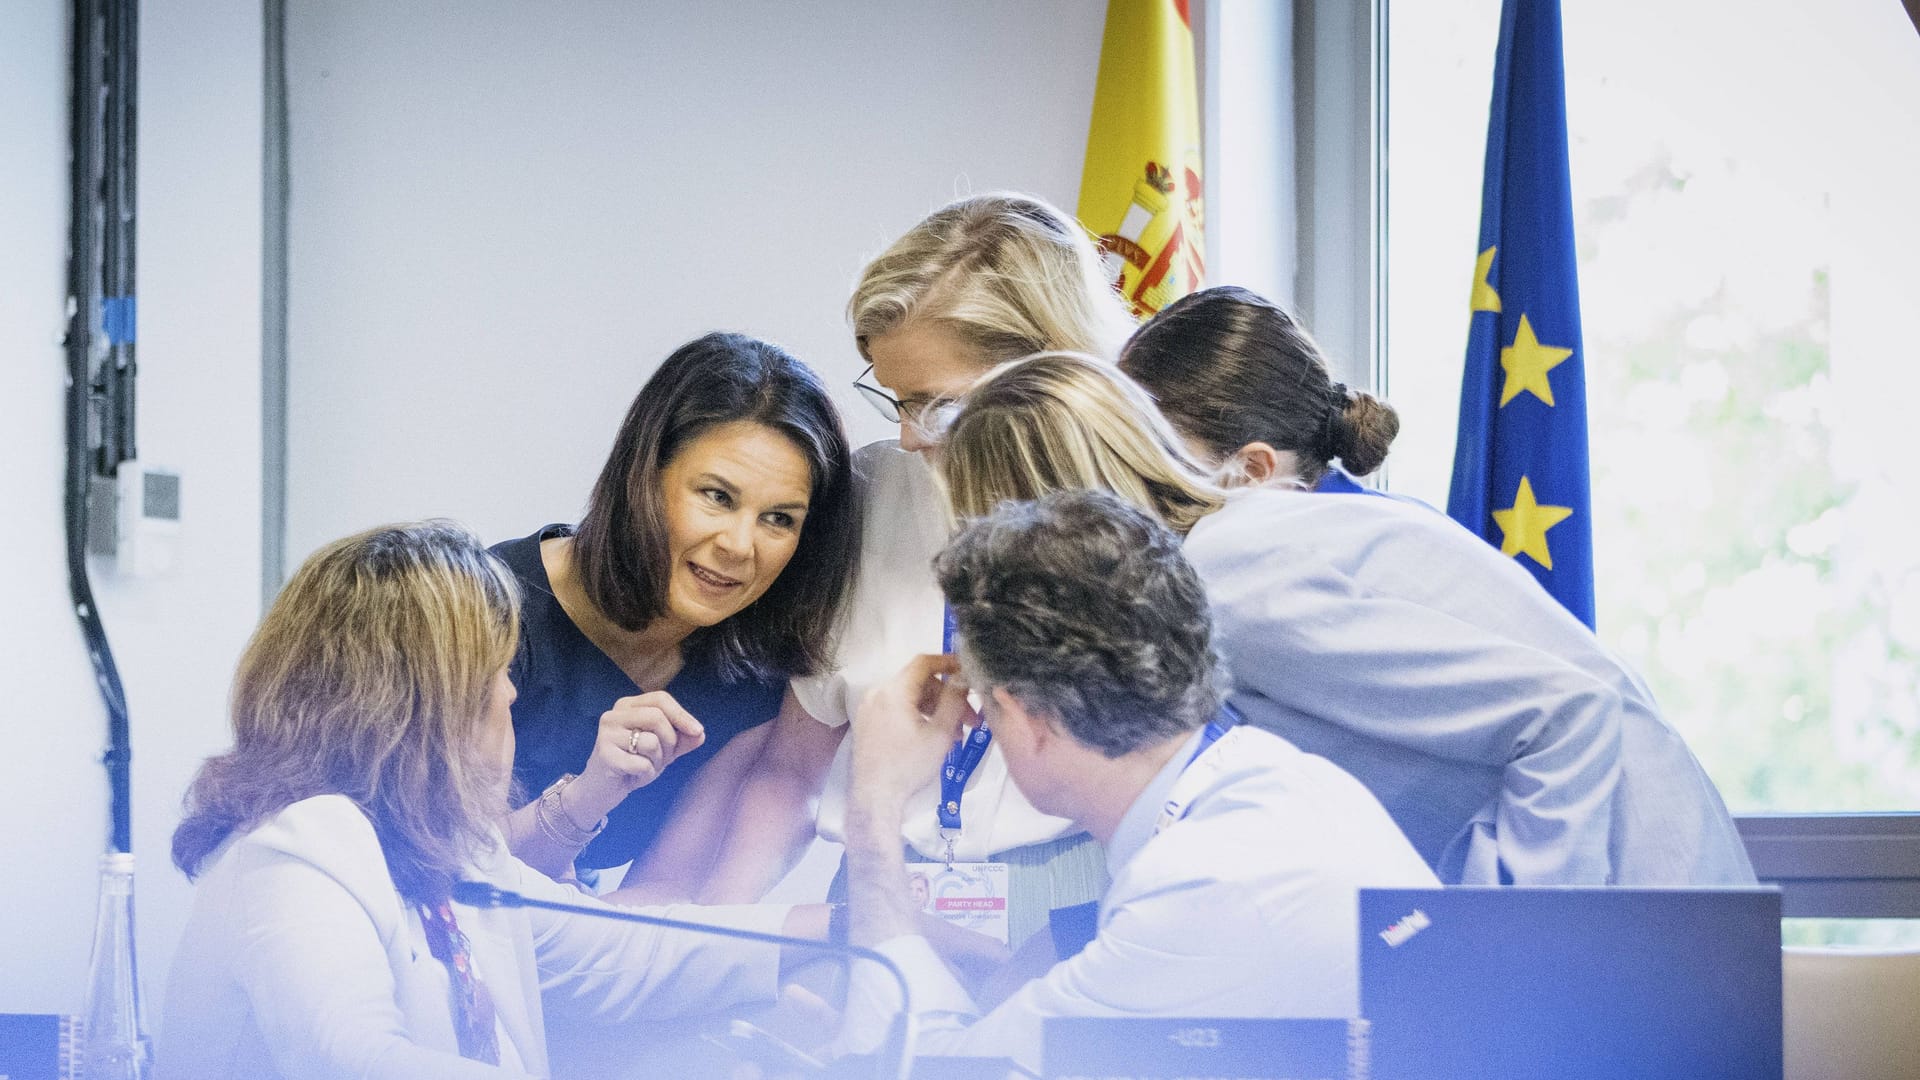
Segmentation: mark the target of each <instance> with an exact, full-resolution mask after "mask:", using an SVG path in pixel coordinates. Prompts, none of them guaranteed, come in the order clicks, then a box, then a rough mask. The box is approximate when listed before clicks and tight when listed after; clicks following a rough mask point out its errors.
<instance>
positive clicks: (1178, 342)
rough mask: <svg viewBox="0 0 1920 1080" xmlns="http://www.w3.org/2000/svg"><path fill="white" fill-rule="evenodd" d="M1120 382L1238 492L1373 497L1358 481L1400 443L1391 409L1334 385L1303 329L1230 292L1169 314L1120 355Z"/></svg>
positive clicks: (1219, 291)
mask: <svg viewBox="0 0 1920 1080" xmlns="http://www.w3.org/2000/svg"><path fill="white" fill-rule="evenodd" d="M1120 370H1122V371H1124V372H1126V373H1127V374H1128V375H1131V376H1133V379H1134V381H1135V382H1137V383H1139V384H1140V385H1141V386H1144V387H1146V388H1147V391H1148V392H1149V393H1151V394H1152V395H1153V396H1154V399H1155V400H1156V401H1157V402H1158V403H1159V405H1160V411H1161V412H1162V413H1164V414H1165V415H1166V417H1167V419H1169V420H1171V421H1173V424H1174V426H1175V427H1177V428H1179V429H1180V432H1181V434H1183V435H1185V436H1186V437H1187V439H1188V446H1189V449H1191V450H1193V451H1195V452H1196V453H1197V454H1198V455H1199V456H1200V457H1201V458H1202V459H1203V460H1204V461H1207V462H1210V463H1213V464H1215V465H1218V466H1219V467H1220V468H1221V469H1222V470H1223V471H1224V472H1225V473H1226V474H1227V475H1228V476H1230V477H1231V478H1232V479H1234V480H1238V481H1245V482H1252V483H1265V482H1268V481H1273V480H1289V479H1291V480H1297V481H1299V482H1300V483H1301V484H1304V485H1306V486H1307V487H1309V488H1312V489H1313V490H1314V491H1320V492H1339V493H1345V494H1352V493H1362V492H1365V493H1374V491H1373V489H1372V488H1368V487H1365V486H1363V485H1361V484H1359V483H1358V482H1357V481H1356V480H1355V479H1354V478H1355V477H1360V476H1366V475H1368V474H1369V473H1371V472H1373V471H1374V470H1375V469H1378V468H1379V467H1380V465H1381V463H1382V462H1384V461H1386V458H1387V450H1388V448H1389V447H1390V446H1392V445H1393V438H1394V436H1395V435H1398V434H1399V433H1400V416H1399V414H1398V413H1396V412H1394V411H1393V406H1391V405H1389V404H1387V403H1386V402H1384V401H1381V400H1380V399H1379V398H1376V397H1374V396H1373V395H1372V394H1369V393H1367V392H1366V391H1364V390H1353V389H1349V388H1348V387H1346V386H1345V385H1343V384H1341V383H1339V382H1337V381H1336V380H1335V379H1334V378H1333V373H1332V372H1331V371H1330V370H1329V369H1328V367H1327V360H1326V357H1325V356H1324V355H1322V353H1321V352H1320V346H1319V345H1318V344H1317V343H1315V341H1314V340H1313V335H1311V334H1309V333H1307V328H1306V327H1304V326H1302V325H1300V322H1299V320H1297V319H1295V318H1294V317H1293V316H1292V315H1289V314H1288V313H1287V312H1286V311H1285V310H1283V309H1282V308H1281V307H1280V306H1279V305H1278V304H1275V303H1273V302H1271V301H1269V300H1267V299H1265V298H1263V297H1261V296H1259V295H1258V294H1255V293H1252V292H1249V291H1247V290H1246V289H1242V288H1238V287H1236V286H1231V285H1223V286H1219V287H1217V288H1212V289H1203V290H1201V291H1199V292H1197V293H1192V294H1190V295H1188V296H1184V297H1181V298H1180V299H1179V300H1177V301H1175V302H1174V303H1172V304H1169V305H1167V307H1166V308H1165V309H1163V310H1162V311H1161V312H1160V313H1159V314H1158V315H1156V316H1154V318H1153V319H1152V321H1150V322H1148V323H1147V324H1146V325H1145V326H1142V327H1141V328H1140V331H1139V332H1138V333H1136V334H1134V335H1133V337H1132V338H1131V339H1130V340H1129V341H1128V342H1127V345H1126V348H1124V349H1122V350H1121V352H1120ZM1336 462H1338V464H1336Z"/></svg>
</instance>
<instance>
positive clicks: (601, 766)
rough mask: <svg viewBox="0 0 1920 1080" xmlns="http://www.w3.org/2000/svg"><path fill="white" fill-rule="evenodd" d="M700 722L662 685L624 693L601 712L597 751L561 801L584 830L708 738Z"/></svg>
mask: <svg viewBox="0 0 1920 1080" xmlns="http://www.w3.org/2000/svg"><path fill="white" fill-rule="evenodd" d="M706 740H707V734H706V730H705V729H704V728H702V727H701V726H700V721H698V720H695V719H694V718H693V715H692V714H691V713H689V712H687V710H685V709H683V708H681V707H680V703H679V702H677V701H675V700H673V695H671V694H669V693H667V692H665V691H664V690H655V691H653V692H652V693H647V694H639V695H636V696H634V697H625V698H621V699H620V700H619V701H616V702H614V703H613V708H611V709H608V710H607V711H606V712H604V713H602V714H600V732H599V734H598V735H597V736H595V738H594V741H593V756H591V757H589V758H588V759H587V764H586V766H585V767H584V768H582V769H581V770H580V775H579V776H578V777H577V778H575V779H574V781H573V782H572V783H570V784H568V785H567V786H566V787H564V788H562V789H561V791H560V806H561V809H562V810H564V811H565V812H566V815H567V818H568V819H569V820H570V821H572V822H573V823H574V825H576V826H578V827H580V828H581V829H583V830H585V829H590V828H592V827H593V825H594V823H595V822H597V821H599V820H600V819H601V818H603V817H606V816H607V813H608V812H609V811H611V810H612V809H613V808H614V807H616V806H619V805H620V802H621V800H623V799H625V798H626V797H627V796H628V795H629V794H630V793H632V792H633V791H634V790H636V789H638V788H642V787H645V786H646V785H648V784H650V783H652V782H653V781H654V780H655V779H656V778H658V777H659V775H660V774H661V773H662V772H665V771H666V768H667V766H669V765H671V764H673V763H674V761H675V760H677V759H678V758H680V756H681V755H683V754H687V753H690V752H692V751H693V750H695V749H697V748H698V747H699V746H700V744H702V743H704V742H706Z"/></svg>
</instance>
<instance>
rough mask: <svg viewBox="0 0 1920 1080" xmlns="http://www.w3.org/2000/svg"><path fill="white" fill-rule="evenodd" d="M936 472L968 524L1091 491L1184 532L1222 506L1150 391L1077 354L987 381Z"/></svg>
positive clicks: (1019, 364) (1051, 356)
mask: <svg viewBox="0 0 1920 1080" xmlns="http://www.w3.org/2000/svg"><path fill="white" fill-rule="evenodd" d="M940 473H941V477H942V479H943V480H944V481H945V484H946V488H947V498H948V501H949V502H950V503H951V504H952V508H953V512H954V515H955V516H956V517H959V518H963V519H964V518H975V517H981V516H984V515H986V514H988V513H990V512H992V510H993V508H994V507H995V506H997V505H998V504H1000V503H1001V502H1004V501H1008V500H1014V501H1021V502H1025V501H1030V500H1033V499H1038V498H1040V497H1041V496H1043V495H1046V494H1048V493H1049V492H1054V491H1064V490H1073V489H1080V488H1091V489H1094V490H1104V491H1110V492H1112V493H1114V494H1115V495H1118V496H1120V497H1121V498H1124V499H1126V500H1127V501H1129V502H1131V503H1133V504H1134V505H1136V506H1138V507H1140V508H1141V509H1143V510H1146V511H1147V512H1149V513H1152V514H1154V515H1156V516H1158V517H1159V518H1160V520H1161V521H1163V522H1165V523H1166V524H1167V526H1168V527H1169V528H1171V529H1173V530H1174V531H1176V532H1179V533H1182V534H1184V533H1186V532H1187V530H1189V529H1191V528H1193V526H1194V523H1196V522H1198V521H1199V520H1200V519H1201V518H1203V517H1205V516H1207V515H1208V514H1211V513H1213V512H1214V511H1215V510H1218V509H1219V508H1220V507H1221V505H1222V504H1223V503H1224V502H1225V500H1226V493H1225V491H1224V490H1222V489H1221V488H1220V487H1219V486H1218V485H1216V484H1215V483H1214V482H1213V481H1212V480H1210V479H1208V478H1207V477H1206V475H1205V474H1204V473H1203V472H1202V470H1201V468H1200V466H1199V465H1198V464H1197V463H1196V462H1195V461H1194V460H1193V458H1192V457H1191V456H1190V455H1189V454H1188V453H1187V451H1186V449H1185V448H1184V447H1183V446H1182V445H1181V444H1180V438H1179V436H1178V435H1176V434H1174V431H1173V428H1172V427H1171V426H1170V425H1168V423H1167V422H1166V420H1165V419H1164V418H1162V417H1161V415H1160V413H1159V411H1158V410H1157V409H1155V408H1154V405H1153V400H1152V399H1151V398H1149V397H1148V396H1147V394H1146V391H1144V390H1142V389H1140V387H1139V386H1138V385H1137V384H1136V383H1134V381H1133V380H1132V379H1129V378H1127V377H1126V376H1125V375H1123V374H1121V373H1120V371H1119V370H1118V369H1116V368H1114V367H1112V366H1111V365H1108V364H1104V363H1101V362H1100V361H1098V360H1096V359H1094V358H1093V357H1090V356H1082V355H1079V354H1076V353H1064V352H1052V353H1040V354H1038V355H1035V356H1030V357H1027V358H1026V359H1023V360H1016V361H1014V362H1013V363H1010V364H1005V365H1003V366H1001V367H999V368H997V369H995V370H994V371H993V372H991V373H990V374H988V375H987V376H986V377H985V378H983V379H981V381H980V382H979V383H978V384H976V385H975V386H974V388H973V389H972V390H970V391H968V393H967V396H966V398H965V400H964V402H963V404H962V406H961V409H960V413H959V415H958V416H956V417H955V418H954V421H953V426H952V427H950V428H949V429H948V431H947V437H946V442H945V443H944V445H943V446H942V447H941V453H940Z"/></svg>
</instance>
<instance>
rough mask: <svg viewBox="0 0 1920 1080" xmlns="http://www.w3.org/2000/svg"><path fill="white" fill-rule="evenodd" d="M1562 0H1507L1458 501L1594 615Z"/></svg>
mask: <svg viewBox="0 0 1920 1080" xmlns="http://www.w3.org/2000/svg"><path fill="white" fill-rule="evenodd" d="M1569 180H1570V178H1569V175H1568V170H1567V110H1566V88H1565V85H1564V81H1563V78H1562V73H1561V59H1560V4H1559V0H1505V4H1504V5H1503V7H1502V9H1501V16H1500V46H1499V51H1498V53H1497V54H1496V57H1495V60H1494V68H1493V106H1492V109H1491V111H1490V113H1489V115H1488V118H1487V162H1486V172H1485V179H1484V183H1483V185H1482V194H1481V203H1480V242H1479V244H1478V245H1477V247H1476V251H1477V253H1478V254H1477V257H1476V258H1475V259H1474V265H1473V289H1472V292H1471V299H1470V301H1469V304H1468V306H1469V307H1470V308H1471V310H1472V316H1471V318H1472V323H1471V330H1470V331H1469V333H1468V335H1467V364H1466V375H1465V378H1464V379H1463V380H1462V383H1461V388H1460V439H1459V442H1458V443H1457V444H1456V446H1455V449H1454V453H1453V488H1452V491H1451V492H1450V493H1449V495H1448V497H1447V513H1448V514H1450V515H1452V516H1453V518H1454V519H1455V520H1457V521H1459V522H1460V524H1462V525H1465V526H1466V527H1467V528H1468V529H1470V530H1472V531H1473V532H1475V533H1478V534H1479V535H1480V536H1482V537H1484V538H1485V539H1486V540H1487V542H1488V543H1490V544H1493V545H1494V546H1495V547H1498V548H1499V549H1500V553H1501V554H1503V555H1506V556H1509V557H1510V558H1513V559H1515V560H1517V561H1518V562H1519V563H1520V565H1522V566H1524V567H1526V568H1527V570H1528V571H1530V572H1531V573H1532V574H1533V576H1534V578H1535V579H1537V580H1538V581H1539V582H1540V584H1541V585H1543V586H1545V587H1546V590H1547V591H1548V592H1550V593H1552V594H1553V596H1554V598H1555V599H1557V600H1559V601H1560V603H1561V604H1563V605H1564V606H1565V607H1566V609H1567V610H1568V611H1571V612H1572V613H1573V614H1574V615H1575V616H1576V617H1577V618H1579V620H1580V621H1581V622H1584V623H1586V624H1587V625H1588V626H1592V625H1593V527H1592V524H1591V522H1590V521H1589V517H1590V515H1589V513H1588V505H1589V502H1590V500H1589V498H1588V478H1587V387H1586V373H1585V370H1584V366H1585V364H1586V359H1587V358H1586V353H1585V351H1584V350H1583V349H1582V348H1581V346H1580V282H1579V275H1578V274H1577V272H1576V267H1575V261H1574V247H1573V194H1572V187H1571V184H1570V182H1569Z"/></svg>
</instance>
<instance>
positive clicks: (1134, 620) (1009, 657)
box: [934, 490, 1227, 757]
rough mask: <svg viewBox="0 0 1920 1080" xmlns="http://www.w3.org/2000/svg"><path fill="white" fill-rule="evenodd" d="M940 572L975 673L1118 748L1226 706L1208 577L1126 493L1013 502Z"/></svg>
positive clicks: (1075, 731)
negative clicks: (1202, 581)
mask: <svg viewBox="0 0 1920 1080" xmlns="http://www.w3.org/2000/svg"><path fill="white" fill-rule="evenodd" d="M934 572H935V573H936V574H937V575H938V576H939V579H940V588H941V590H942V591H944V592H945V593H946V598H947V603H948V604H949V605H951V606H952V609H953V616H954V620H955V624H956V626H957V628H958V630H959V632H960V637H961V642H962V644H961V648H960V652H961V655H962V656H963V657H964V658H965V659H966V662H967V664H968V665H969V666H970V667H971V668H973V669H974V673H975V677H976V678H983V679H984V681H985V682H986V683H988V684H990V685H992V686H1000V687H1004V688H1005V689H1006V690H1007V692H1008V693H1010V694H1012V695H1013V696H1014V697H1016V698H1018V699H1019V700H1020V703H1021V705H1023V706H1025V707H1026V708H1028V709H1030V710H1032V711H1034V712H1036V713H1039V714H1042V715H1045V716H1047V717H1049V718H1051V719H1053V720H1055V721H1057V722H1058V723H1059V724H1060V725H1061V726H1062V727H1064V728H1065V729H1066V731H1067V733H1068V734H1070V735H1072V736H1073V737H1074V738H1075V739H1077V740H1079V741H1080V742H1081V743H1083V744H1085V745H1087V746H1090V747H1094V748H1095V749H1098V750H1100V751H1101V752H1102V753H1104V754H1106V755H1107V756H1108V757H1119V756H1121V755H1123V754H1126V753H1130V752H1132V751H1134V750H1138V749H1140V748H1142V747H1145V746H1150V745H1153V744H1154V743H1156V742H1161V741H1164V740H1166V739H1170V738H1173V737H1174V736H1177V735H1180V734H1182V733H1184V732H1188V731H1192V730H1193V729H1195V728H1197V727H1199V726H1200V725H1202V724H1204V723H1206V722H1207V721H1208V720H1210V719H1212V718H1213V716H1214V715H1215V714H1216V713H1217V712H1218V711H1219V709H1220V703H1221V701H1222V700H1223V698H1224V697H1225V694H1226V686H1227V682H1226V675H1225V673H1224V672H1223V671H1222V670H1221V669H1220V660H1219V657H1218V655H1217V654H1216V653H1215V652H1214V650H1213V641H1212V639H1213V620H1212V618H1211V616H1210V615H1209V614H1208V611H1207V597H1206V592H1205V590H1204V589H1203V588H1202V587H1201V584H1200V578H1199V575H1197V574H1195V573H1194V570H1193V567H1192V566H1191V565H1190V564H1188V562H1187V559H1186V556H1185V555H1183V554H1182V553H1181V551H1180V538H1179V537H1178V536H1176V535H1175V534H1174V533H1173V531H1172V530H1170V529H1168V528H1167V527H1166V526H1164V525H1162V524H1160V523H1159V522H1158V521H1156V520H1154V519H1153V517H1152V516H1151V515H1149V514H1148V513H1146V512H1145V511H1143V510H1140V509H1138V508H1136V507H1134V506H1132V505H1131V504H1129V503H1128V502H1126V501H1125V500H1123V499H1121V498H1120V497H1119V496H1117V495H1113V494H1110V493H1108V492H1104V491H1085V490H1072V491H1057V492H1054V493H1053V494H1051V495H1047V496H1044V497H1042V498H1040V499H1038V500H1035V501H1033V502H1023V503H1002V504H1001V505H1000V506H999V507H997V508H996V509H995V510H994V511H993V513H991V514H989V515H987V516H986V517H982V518H976V519H974V520H973V521H972V522H970V523H969V524H968V525H967V526H966V528H964V529H962V530H961V531H960V534H959V535H958V536H955V537H954V538H953V542H952V543H950V544H948V545H947V548H946V550H945V551H942V552H941V553H940V555H939V556H938V557H937V558H936V559H935V560H934ZM982 689H984V687H982Z"/></svg>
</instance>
